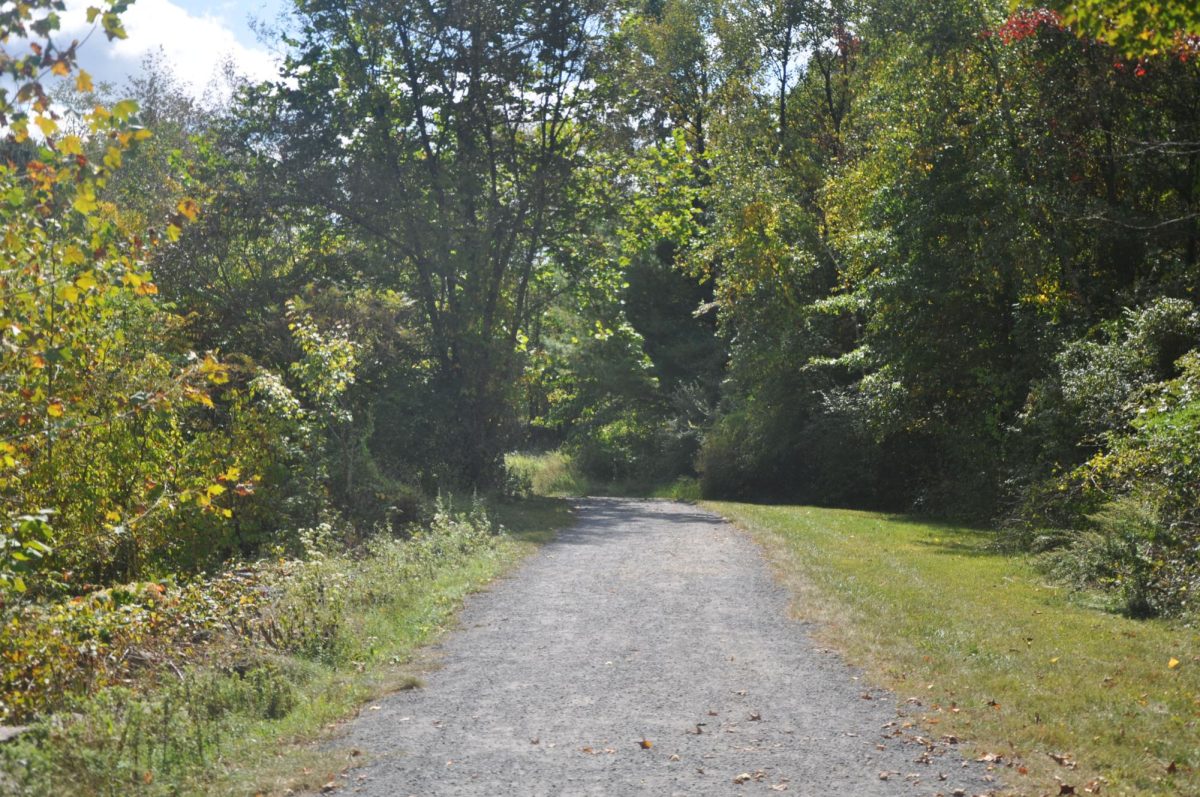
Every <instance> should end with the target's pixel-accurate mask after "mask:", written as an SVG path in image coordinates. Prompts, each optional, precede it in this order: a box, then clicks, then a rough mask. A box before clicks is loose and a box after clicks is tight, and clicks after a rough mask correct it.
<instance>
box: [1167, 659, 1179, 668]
mask: <svg viewBox="0 0 1200 797" xmlns="http://www.w3.org/2000/svg"><path fill="white" fill-rule="evenodd" d="M1178 668H1179V659H1176V658H1172V659H1171V660H1170V661H1168V662H1167V669H1169V670H1175V669H1178Z"/></svg>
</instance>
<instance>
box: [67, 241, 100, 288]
mask: <svg viewBox="0 0 1200 797" xmlns="http://www.w3.org/2000/svg"><path fill="white" fill-rule="evenodd" d="M86 260H87V256H86V255H84V253H83V250H82V249H80V248H79V247H78V246H75V245H74V244H71V245H70V246H68V247H67V249H66V251H65V252H63V262H64V263H66V264H67V265H68V266H78V265H81V264H82V263H84V262H86ZM80 279H82V277H80ZM75 284H76V285H77V286H78V287H80V288H82V289H83V290H87V288H84V286H82V285H80V284H79V280H75ZM92 284H93V285H95V281H94V280H93V283H92Z"/></svg>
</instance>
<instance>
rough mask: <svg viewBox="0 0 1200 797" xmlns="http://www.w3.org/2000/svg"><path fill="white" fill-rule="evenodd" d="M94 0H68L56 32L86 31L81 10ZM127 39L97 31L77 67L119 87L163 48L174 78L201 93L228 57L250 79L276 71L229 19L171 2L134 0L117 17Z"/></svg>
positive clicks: (263, 77) (264, 52)
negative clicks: (242, 39) (241, 37)
mask: <svg viewBox="0 0 1200 797" xmlns="http://www.w3.org/2000/svg"><path fill="white" fill-rule="evenodd" d="M94 3H95V0H68V2H67V13H65V14H63V17H62V19H63V25H62V27H63V30H62V31H61V33H60V34H59V35H60V36H61V37H62V38H63V39H65V40H67V41H69V40H70V39H72V38H77V39H83V37H84V36H86V35H87V34H88V32H89V31H90V30H91V27H92V26H91V25H89V24H88V23H87V17H86V11H87V7H88V6H89V5H93V4H94ZM122 20H123V22H124V25H125V30H126V32H127V33H128V34H129V37H128V38H126V39H123V40H114V41H112V42H110V41H108V40H107V39H106V38H105V36H104V33H103V32H102V31H100V30H97V31H96V32H95V33H94V34H92V37H91V38H90V39H89V40H88V41H87V43H86V44H85V45H84V46H83V47H81V48H80V50H79V62H80V65H81V66H82V67H83V68H84V69H86V70H87V71H88V72H90V73H91V74H92V77H93V78H94V79H95V80H96V81H105V82H109V83H112V84H113V85H115V86H120V85H122V84H123V83H124V82H125V79H126V78H127V77H129V76H130V75H133V74H136V73H137V72H138V71H139V70H140V67H141V64H142V61H143V60H144V59H145V57H146V56H147V55H149V54H150V53H153V52H155V51H157V50H160V49H161V50H162V53H163V56H164V58H165V61H166V63H167V64H168V65H170V67H171V69H172V70H173V71H174V72H175V74H176V75H177V76H178V78H179V79H180V80H181V81H183V82H185V83H187V84H188V85H189V86H190V87H191V88H192V90H193V91H194V92H195V93H196V94H197V95H200V94H201V93H202V92H203V91H204V89H205V88H206V87H207V86H208V85H209V83H210V82H211V81H212V80H213V78H214V77H216V76H217V74H218V73H219V71H220V69H221V67H222V65H223V64H224V63H225V62H226V61H229V60H232V61H233V63H234V64H235V65H236V67H237V70H238V71H239V72H241V73H242V74H244V75H246V76H248V77H250V78H252V79H254V80H266V79H270V78H273V77H276V76H277V75H278V74H279V69H278V63H277V60H276V57H275V56H274V55H273V54H271V53H270V52H268V51H267V50H265V49H258V48H254V47H248V46H246V45H245V44H243V43H242V42H240V41H238V38H237V36H236V35H235V34H234V32H233V30H232V29H231V28H230V26H229V23H228V22H226V21H225V20H224V19H222V18H221V17H218V16H214V15H209V14H206V15H203V16H196V15H195V14H192V13H190V12H188V11H187V10H186V9H184V8H181V7H180V6H178V5H176V4H175V3H172V2H170V0H137V2H136V3H134V4H133V5H132V6H130V8H129V10H128V11H127V12H125V13H124V14H123V15H122Z"/></svg>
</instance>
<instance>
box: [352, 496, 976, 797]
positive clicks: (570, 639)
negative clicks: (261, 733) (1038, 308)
mask: <svg viewBox="0 0 1200 797" xmlns="http://www.w3.org/2000/svg"><path fill="white" fill-rule="evenodd" d="M576 514H577V520H578V522H577V524H576V525H575V526H574V528H572V529H570V530H568V531H564V532H562V533H561V534H560V535H559V537H558V540H557V541H556V542H554V543H552V544H550V545H547V546H545V547H544V548H543V549H542V551H541V552H540V553H539V554H537V555H536V556H534V557H533V558H532V559H531V560H530V561H528V562H527V563H526V564H525V565H524V566H522V567H521V568H520V569H519V570H518V571H517V573H516V574H515V575H514V576H513V577H512V578H510V579H508V580H505V581H502V582H500V583H499V584H497V585H496V586H495V587H494V588H493V589H492V590H491V591H489V592H487V593H484V594H481V595H478V596H475V597H474V598H472V599H471V600H470V601H468V604H467V606H466V608H465V609H464V610H463V612H462V615H461V629H460V630H459V631H457V632H455V633H453V634H451V635H450V636H448V637H447V638H446V639H445V640H444V641H443V642H442V644H441V645H440V646H438V648H437V650H438V652H439V654H440V657H439V658H440V662H441V665H442V666H441V667H440V668H438V669H437V670H436V671H434V672H432V673H431V674H430V675H429V676H428V678H427V679H426V684H425V686H424V688H421V689H417V690H413V691H409V692H403V693H399V694H396V695H394V696H392V697H389V698H387V699H385V700H383V701H381V702H380V703H379V704H378V707H377V709H376V710H369V711H364V712H362V714H361V715H360V716H359V717H358V718H357V719H356V720H354V721H353V722H351V723H350V724H349V726H348V727H347V731H346V735H345V738H343V739H339V740H338V742H337V744H338V745H339V746H342V745H345V746H347V747H350V748H354V749H357V750H359V751H361V752H362V753H363V754H364V759H362V760H365V761H366V764H365V766H363V767H362V768H360V769H354V770H351V771H349V772H348V773H347V774H345V775H344V776H343V777H342V779H341V781H340V783H341V784H342V788H341V790H340V791H342V792H343V793H357V794H365V795H380V796H381V797H382V796H383V795H387V797H392V796H393V795H396V796H399V797H403V795H410V794H411V795H421V796H422V797H425V795H626V794H647V795H676V794H680V795H702V794H751V793H768V794H770V793H779V792H783V793H787V794H795V795H812V797H830V796H832V795H847V796H849V797H873V796H874V795H905V796H906V797H907V796H908V795H928V796H930V797H932V795H936V794H942V795H946V797H950V795H954V794H956V793H957V794H967V795H975V794H985V793H989V792H990V791H991V790H992V789H993V788H995V784H993V783H990V782H988V781H987V780H986V777H987V776H986V773H985V772H984V770H983V768H982V767H983V765H981V764H976V763H970V764H968V765H964V762H963V759H962V758H961V757H960V755H959V754H958V752H957V751H956V749H955V748H954V747H951V746H946V745H942V744H933V745H929V746H927V745H925V744H922V743H921V742H919V741H915V740H914V739H913V735H915V734H916V733H918V732H919V731H918V730H917V729H915V728H910V729H903V732H902V733H901V731H902V724H903V717H899V716H897V711H896V699H895V697H894V696H893V695H890V694H888V693H886V692H881V691H877V690H870V689H868V688H867V687H866V686H864V684H863V683H861V682H860V681H859V680H858V678H857V673H856V672H855V671H854V670H852V669H851V668H849V667H847V666H846V665H845V664H843V663H841V661H840V660H839V659H838V658H837V657H836V656H835V655H830V654H829V652H827V651H823V650H821V649H819V648H817V647H815V646H814V644H813V643H812V642H811V640H809V638H808V637H807V635H806V634H805V627H804V624H803V623H801V622H797V621H795V620H792V619H789V617H788V597H787V594H786V593H785V592H784V590H783V589H782V588H781V587H779V586H778V585H776V584H775V583H774V582H773V581H772V580H771V577H770V575H769V573H768V571H767V568H766V566H765V564H764V563H763V560H762V557H761V555H760V553H759V551H758V549H757V548H756V547H755V545H754V544H753V543H752V542H751V541H750V540H749V539H748V538H747V537H746V536H745V535H743V534H741V533H740V532H738V531H737V530H735V529H733V528H732V527H731V526H729V525H728V524H726V523H724V522H723V521H722V520H721V519H720V518H718V517H716V516H714V515H710V514H708V513H706V512H703V511H700V510H698V509H696V508H694V507H691V506H686V505H683V504H675V503H668V502H657V501H631V500H616V499H611V500H609V499H588V500H586V501H582V502H580V503H579V504H578V505H577V511H576ZM864 697H867V698H870V699H864ZM897 733H900V735H899V736H896V735H893V734H897ZM643 740H645V742H643ZM943 778H944V779H943ZM739 781H740V782H739ZM959 789H961V790H962V791H957V790H959Z"/></svg>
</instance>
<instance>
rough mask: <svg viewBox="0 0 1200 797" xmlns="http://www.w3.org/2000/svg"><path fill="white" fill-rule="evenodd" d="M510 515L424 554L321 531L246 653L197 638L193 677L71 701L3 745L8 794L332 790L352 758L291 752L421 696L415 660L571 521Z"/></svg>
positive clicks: (452, 529) (251, 635)
mask: <svg viewBox="0 0 1200 797" xmlns="http://www.w3.org/2000/svg"><path fill="white" fill-rule="evenodd" d="M504 512H505V513H506V515H507V517H506V518H505V519H506V520H507V519H508V518H511V519H512V524H513V526H514V527H516V528H515V532H514V533H509V532H508V531H507V530H503V529H501V528H500V527H498V526H496V525H494V524H493V522H492V520H491V519H490V518H489V517H488V516H487V514H486V513H484V512H483V511H482V508H481V507H479V506H476V507H475V508H473V509H472V510H468V511H464V512H456V511H452V510H450V509H449V508H448V504H442V505H441V506H440V508H439V510H438V512H437V513H436V515H435V517H434V520H433V523H432V524H431V525H430V526H429V527H428V528H426V529H424V530H422V531H420V532H418V533H416V534H414V535H413V536H412V537H411V538H410V539H407V540H402V539H397V538H394V537H391V536H380V537H377V538H375V539H373V540H371V541H370V542H369V543H368V544H367V545H366V546H365V547H362V548H360V549H357V550H346V549H344V548H341V547H340V546H339V545H338V544H337V543H336V542H335V541H334V539H333V537H332V536H331V535H328V534H323V533H321V531H320V530H315V531H314V533H312V534H310V535H307V542H306V547H307V549H308V550H307V551H306V555H305V557H304V558H303V559H300V560H296V561H293V562H289V563H287V568H286V569H287V577H286V578H282V579H279V580H276V581H272V582H270V583H269V584H264V586H263V589H264V590H266V591H267V592H269V593H271V594H269V595H267V596H265V597H266V598H267V599H266V600H264V604H263V606H262V608H261V610H260V611H257V612H256V613H255V617H256V619H255V621H254V622H253V623H250V624H247V625H245V626H244V627H243V628H241V629H240V632H239V633H238V635H237V637H236V638H227V639H217V640H208V641H201V640H200V639H199V638H198V639H197V641H196V650H195V651H194V653H193V656H192V658H193V659H194V663H192V664H190V665H186V666H181V665H178V664H173V663H171V662H169V661H168V662H155V661H147V662H146V665H145V668H146V669H145V672H143V673H141V674H140V675H139V674H137V673H134V676H135V677H134V678H133V681H132V683H131V684H130V685H128V686H120V685H118V686H116V687H112V688H106V689H100V690H98V691H95V692H93V693H92V694H88V695H81V696H79V697H77V698H72V699H70V700H68V701H67V704H66V705H65V706H64V707H63V709H62V710H60V711H58V712H56V713H55V714H53V715H51V716H46V717H42V718H40V719H37V720H35V721H34V722H32V723H31V726H30V729H29V730H28V731H27V732H26V733H25V734H24V735H22V736H20V737H19V738H18V739H16V740H15V741H12V742H9V743H7V744H4V745H0V794H5V795H9V794H12V795H47V796H48V795H63V794H79V795H84V794H86V795H113V796H114V797H115V796H116V795H132V794H137V795H147V796H148V797H149V796H151V795H168V794H170V795H177V794H197V795H199V794H204V795H210V794H251V793H255V792H256V791H258V790H260V789H261V790H263V791H272V790H284V789H285V788H294V789H317V788H320V787H321V786H322V785H324V783H325V782H326V781H327V780H328V776H329V773H330V772H335V771H337V770H339V769H341V768H342V767H343V766H344V765H345V760H344V756H343V753H341V752H338V751H336V750H335V749H333V748H328V747H322V748H318V747H314V746H303V745H301V746H297V745H293V744H289V742H290V741H295V740H303V739H308V738H312V737H314V736H315V735H318V734H319V733H320V732H321V731H322V729H323V728H325V727H326V726H327V725H329V724H330V723H333V722H335V721H337V720H339V719H341V718H344V717H345V716H346V715H348V714H350V713H351V712H352V711H353V710H354V709H355V708H356V707H357V706H359V705H361V703H362V702H363V701H365V700H368V699H370V698H371V697H372V696H375V695H378V694H381V693H383V692H387V691H392V690H395V689H400V688H405V687H409V686H412V685H414V684H415V683H417V681H416V678H415V676H414V673H413V671H412V668H411V666H408V665H409V662H410V661H411V659H412V656H413V654H414V651H415V649H416V648H417V647H418V646H419V645H421V644H422V643H424V642H427V641H428V640H429V639H430V638H431V637H432V636H434V635H436V634H437V633H439V632H440V631H441V629H443V628H444V627H445V626H446V625H447V623H448V622H449V621H450V620H451V617H452V614H453V612H454V610H455V609H456V607H457V606H458V605H459V603H460V602H461V600H462V599H463V598H464V597H465V596H466V595H467V594H468V593H469V592H471V591H473V590H475V589H478V588H479V587H480V586H482V585H483V584H485V583H486V582H487V581H489V580H490V579H492V578H493V577H495V576H496V575H497V574H498V573H500V572H501V571H502V570H503V569H505V568H506V567H508V566H509V565H510V564H511V563H512V562H514V561H515V560H516V559H517V558H518V557H520V556H521V555H522V554H523V553H525V552H526V551H528V550H530V549H531V547H532V546H531V544H530V543H529V542H527V541H526V540H530V539H538V540H539V541H540V540H541V539H545V538H546V537H547V536H548V535H549V533H550V531H551V530H552V529H553V528H555V527H560V526H562V525H564V524H565V522H567V520H568V516H567V514H566V510H565V507H563V506H562V505H561V504H548V503H545V502H534V506H532V507H531V508H530V507H525V506H523V505H517V506H514V507H509V508H507V509H505V510H504ZM213 599H214V600H217V599H218V598H217V597H216V596H214V598H213ZM180 652H182V653H184V654H186V653H187V651H180ZM186 658H187V656H186V655H185V656H184V657H183V659H184V660H186Z"/></svg>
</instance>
